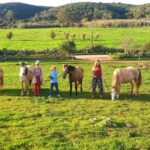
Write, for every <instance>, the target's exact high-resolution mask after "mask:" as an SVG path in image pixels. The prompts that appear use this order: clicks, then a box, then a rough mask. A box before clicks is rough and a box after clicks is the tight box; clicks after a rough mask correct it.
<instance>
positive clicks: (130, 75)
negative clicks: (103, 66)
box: [111, 67, 142, 100]
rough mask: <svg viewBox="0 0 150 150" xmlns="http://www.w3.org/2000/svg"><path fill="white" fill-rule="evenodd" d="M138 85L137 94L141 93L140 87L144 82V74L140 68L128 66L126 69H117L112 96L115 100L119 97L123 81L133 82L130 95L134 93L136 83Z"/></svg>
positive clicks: (114, 75)
mask: <svg viewBox="0 0 150 150" xmlns="http://www.w3.org/2000/svg"><path fill="white" fill-rule="evenodd" d="M133 81H134V83H135V85H136V95H138V94H139V91H138V90H139V87H140V85H141V83H142V74H141V71H140V69H139V68H135V67H127V68H124V69H116V70H115V71H114V72H113V77H112V91H111V98H112V100H115V99H116V98H117V99H118V98H119V94H120V88H121V84H122V83H130V84H131V92H130V95H132V94H133V86H134V83H133Z"/></svg>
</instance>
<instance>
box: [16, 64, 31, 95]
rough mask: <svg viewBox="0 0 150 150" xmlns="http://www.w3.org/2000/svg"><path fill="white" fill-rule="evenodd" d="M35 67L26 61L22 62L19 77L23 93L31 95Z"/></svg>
mask: <svg viewBox="0 0 150 150" xmlns="http://www.w3.org/2000/svg"><path fill="white" fill-rule="evenodd" d="M33 70H34V67H33V66H30V65H26V63H25V62H20V72H19V79H20V81H21V95H22V96H23V95H29V86H31V84H32V80H33V78H34V74H33Z"/></svg>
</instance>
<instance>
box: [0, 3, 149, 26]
mask: <svg viewBox="0 0 150 150" xmlns="http://www.w3.org/2000/svg"><path fill="white" fill-rule="evenodd" d="M149 8H150V4H145V5H129V4H122V3H91V2H84V3H83V2H82V3H72V4H67V5H64V6H60V7H41V6H33V5H28V4H23V3H6V4H1V5H0V10H1V11H0V25H1V27H5V26H7V25H8V24H9V25H10V26H13V25H15V26H18V24H19V23H22V24H27V23H28V24H29V23H30V24H57V25H61V26H62V25H63V26H66V25H68V26H70V25H72V24H73V23H78V24H79V23H83V22H88V21H91V20H97V19H99V20H104V19H143V18H144V19H149V18H150V9H149Z"/></svg>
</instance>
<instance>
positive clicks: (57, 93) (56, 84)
mask: <svg viewBox="0 0 150 150" xmlns="http://www.w3.org/2000/svg"><path fill="white" fill-rule="evenodd" d="M54 86H55V89H56V95H59V90H58V83H51V85H50V93H49V95H52V92H53V88H54Z"/></svg>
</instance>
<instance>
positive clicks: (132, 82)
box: [130, 81, 134, 95]
mask: <svg viewBox="0 0 150 150" xmlns="http://www.w3.org/2000/svg"><path fill="white" fill-rule="evenodd" d="M130 84H131V92H130V95H132V94H133V86H134V85H133V82H132V81H131V82H130Z"/></svg>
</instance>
